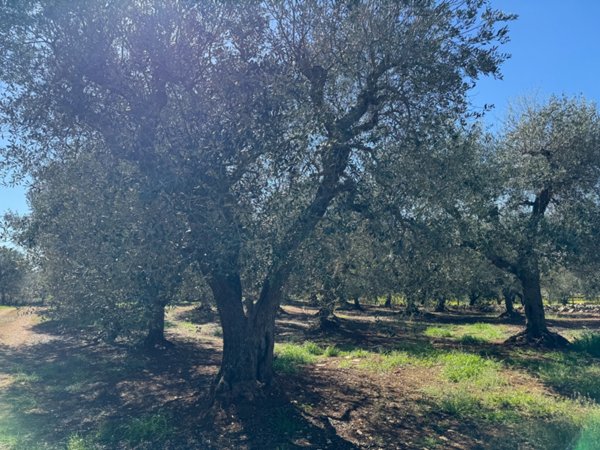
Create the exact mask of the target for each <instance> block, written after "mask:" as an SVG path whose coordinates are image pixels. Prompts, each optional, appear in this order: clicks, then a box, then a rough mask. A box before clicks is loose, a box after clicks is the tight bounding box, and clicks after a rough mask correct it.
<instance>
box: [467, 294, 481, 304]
mask: <svg viewBox="0 0 600 450" xmlns="http://www.w3.org/2000/svg"><path fill="white" fill-rule="evenodd" d="M479 297H481V294H480V293H479V292H477V291H472V292H471V293H470V294H469V306H470V307H471V308H473V307H474V306H475V305H476V304H477V300H479Z"/></svg>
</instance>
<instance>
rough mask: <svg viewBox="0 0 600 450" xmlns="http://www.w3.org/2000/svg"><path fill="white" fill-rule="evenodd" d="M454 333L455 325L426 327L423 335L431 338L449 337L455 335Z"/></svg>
mask: <svg viewBox="0 0 600 450" xmlns="http://www.w3.org/2000/svg"><path fill="white" fill-rule="evenodd" d="M455 333H456V327H455V326H443V327H427V328H426V329H425V331H424V332H423V334H424V335H425V336H427V337H431V338H451V337H455Z"/></svg>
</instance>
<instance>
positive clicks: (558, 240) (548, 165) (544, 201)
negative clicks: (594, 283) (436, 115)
mask: <svg viewBox="0 0 600 450" xmlns="http://www.w3.org/2000/svg"><path fill="white" fill-rule="evenodd" d="M468 148H470V149H471V150H464V149H468ZM462 149H463V150H462V151H460V152H456V154H455V156H454V157H453V158H456V155H461V156H460V158H458V161H459V162H458V163H455V164H454V165H455V166H458V165H459V164H460V165H461V166H463V167H465V168H467V169H466V170H465V171H464V176H463V177H462V185H461V186H460V187H459V188H457V189H456V191H455V192H461V194H460V195H458V196H457V197H456V200H447V201H446V204H445V207H444V208H445V210H446V211H447V212H449V216H450V217H452V218H453V219H455V220H456V222H455V225H456V227H457V228H456V229H457V230H458V231H457V232H459V233H460V234H461V236H462V238H461V239H462V241H463V244H464V245H466V246H468V247H470V248H473V249H476V250H478V251H479V252H480V253H481V254H482V255H483V256H484V257H486V258H487V259H488V260H489V261H490V262H491V263H492V264H494V265H495V266H497V267H498V268H500V269H502V270H504V271H506V272H508V273H509V274H511V275H512V276H514V278H516V279H517V280H518V282H519V284H520V286H521V293H522V297H523V304H524V307H525V316H526V328H525V330H524V331H523V332H522V333H519V334H518V335H516V336H514V337H513V338H511V340H510V341H512V342H517V343H534V344H540V345H547V346H560V345H565V344H566V343H567V341H566V340H565V339H564V338H562V337H561V336H559V335H557V334H555V333H552V332H550V331H549V330H548V328H547V325H546V319H545V314H544V305H543V302H542V290H541V275H542V274H543V273H544V272H549V271H556V270H558V269H559V268H560V267H562V266H568V265H569V264H572V263H573V261H575V260H576V259H578V258H581V257H583V256H584V255H587V256H589V255H590V253H591V252H590V250H591V249H592V248H594V246H595V244H594V241H595V240H597V235H598V232H599V231H600V228H599V227H598V224H599V223H598V221H597V220H596V219H595V217H597V216H598V211H599V210H600V195H599V194H600V190H599V189H600V115H599V114H598V110H597V108H596V106H595V105H593V104H590V103H587V102H586V101H584V100H582V99H570V98H566V97H553V98H551V99H550V100H549V101H548V102H547V103H546V104H544V105H541V106H539V105H529V106H525V107H524V108H523V109H521V110H520V111H518V112H516V113H513V114H512V115H511V116H510V117H509V120H508V121H507V127H506V129H505V130H504V131H503V133H502V134H501V135H500V136H498V137H496V138H484V137H481V135H480V136H479V137H475V138H474V139H473V140H471V141H470V144H468V145H464V146H463V147H462ZM457 179H459V180H460V179H461V178H460V177H457Z"/></svg>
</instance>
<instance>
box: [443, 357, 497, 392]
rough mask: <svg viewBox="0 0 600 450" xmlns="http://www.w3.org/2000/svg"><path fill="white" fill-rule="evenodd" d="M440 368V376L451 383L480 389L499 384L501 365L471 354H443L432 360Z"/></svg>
mask: <svg viewBox="0 0 600 450" xmlns="http://www.w3.org/2000/svg"><path fill="white" fill-rule="evenodd" d="M434 361H435V362H436V363H437V364H440V365H441V366H442V375H443V376H444V378H445V379H446V380H447V381H450V382H452V383H460V382H469V383H471V384H477V385H480V386H482V387H489V386H496V385H498V384H501V382H502V376H501V374H500V369H501V368H502V365H501V364H500V363H499V362H497V361H494V360H491V359H488V358H484V357H482V356H479V355H475V354H473V353H465V352H459V351H453V352H449V353H443V354H440V355H439V356H437V357H436V358H435V360H434Z"/></svg>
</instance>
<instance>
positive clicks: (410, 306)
mask: <svg viewBox="0 0 600 450" xmlns="http://www.w3.org/2000/svg"><path fill="white" fill-rule="evenodd" d="M419 313H420V311H419V307H418V306H417V302H416V300H415V298H414V297H412V296H410V295H409V296H407V297H406V308H405V309H404V314H406V315H407V316H413V315H416V314H419Z"/></svg>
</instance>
